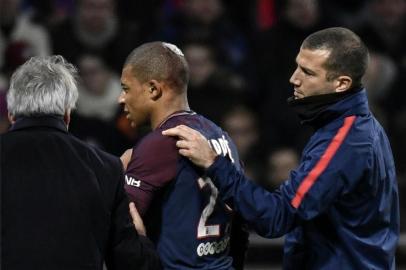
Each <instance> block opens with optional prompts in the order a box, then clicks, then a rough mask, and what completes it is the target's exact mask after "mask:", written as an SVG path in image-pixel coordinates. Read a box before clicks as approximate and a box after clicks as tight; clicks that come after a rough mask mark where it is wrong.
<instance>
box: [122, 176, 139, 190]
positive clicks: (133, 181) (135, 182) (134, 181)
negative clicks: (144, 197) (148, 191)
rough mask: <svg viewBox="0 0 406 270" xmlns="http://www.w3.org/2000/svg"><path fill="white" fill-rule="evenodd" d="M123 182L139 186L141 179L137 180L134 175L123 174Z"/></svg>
mask: <svg viewBox="0 0 406 270" xmlns="http://www.w3.org/2000/svg"><path fill="white" fill-rule="evenodd" d="M125 182H126V183H127V185H129V186H133V187H140V186H141V180H137V179H135V178H134V177H131V176H128V175H125Z"/></svg>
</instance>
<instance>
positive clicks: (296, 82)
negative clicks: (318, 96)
mask: <svg viewBox="0 0 406 270" xmlns="http://www.w3.org/2000/svg"><path fill="white" fill-rule="evenodd" d="M297 71H298V70H297V69H296V70H295V71H294V72H293V74H292V76H291V77H290V79H289V82H290V83H291V84H293V85H299V84H300V80H299V79H298V78H297Z"/></svg>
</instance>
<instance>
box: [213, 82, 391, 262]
mask: <svg viewBox="0 0 406 270" xmlns="http://www.w3.org/2000/svg"><path fill="white" fill-rule="evenodd" d="M326 116H327V117H328V118H329V119H328V121H327V124H324V125H322V126H321V127H319V128H318V129H317V130H316V132H315V133H314V135H313V136H312V137H311V139H310V141H309V142H308V144H307V145H306V147H305V149H304V150H303V154H302V159H301V162H300V165H299V167H298V168H296V169H295V170H293V171H292V172H291V174H290V177H289V179H287V181H285V182H284V183H283V184H282V185H281V186H280V187H279V189H277V190H276V191H274V192H268V191H266V190H265V189H263V188H261V187H259V186H257V185H255V184H254V183H253V182H252V181H248V180H247V178H246V177H245V176H244V175H243V174H242V173H241V172H238V171H237V170H235V168H234V167H233V166H232V164H231V162H229V161H228V160H227V159H226V158H224V157H218V158H217V159H216V161H215V163H214V164H213V165H212V166H211V167H210V168H209V169H208V170H207V175H208V176H209V177H211V179H212V180H213V182H214V184H215V185H216V186H217V187H218V188H219V192H220V195H221V196H222V199H223V200H226V201H227V200H232V201H233V203H234V206H235V208H236V209H237V211H239V212H240V213H241V214H242V216H243V217H244V218H245V219H246V220H247V221H248V222H249V223H250V224H251V225H252V226H253V228H254V229H255V230H256V231H257V232H258V233H259V234H260V235H262V236H265V237H269V238H272V237H279V236H281V235H284V234H287V235H286V240H285V248H284V269H340V270H342V269H348V270H351V269H356V270H358V269H395V250H396V245H397V242H398V238H399V203H398V188H397V181H396V173H395V165H394V161H393V156H392V151H391V148H390V145H389V141H388V139H387V136H386V134H385V131H384V130H383V128H382V127H381V125H380V124H379V123H378V122H377V120H376V119H375V118H374V116H373V115H372V114H371V112H370V110H369V108H368V102H367V97H366V92H365V90H362V91H360V92H357V93H355V94H353V95H350V96H348V97H346V98H344V99H342V100H340V101H338V102H337V103H335V104H333V105H331V106H329V107H328V108H327V109H326V110H325V111H324V112H323V117H324V118H326Z"/></svg>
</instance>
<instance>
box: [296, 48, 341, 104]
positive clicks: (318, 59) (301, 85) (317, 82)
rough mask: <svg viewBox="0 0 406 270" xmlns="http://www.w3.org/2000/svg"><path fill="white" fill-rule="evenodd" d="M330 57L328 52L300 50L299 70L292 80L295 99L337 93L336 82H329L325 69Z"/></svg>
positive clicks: (298, 56) (297, 58) (297, 59)
mask: <svg viewBox="0 0 406 270" xmlns="http://www.w3.org/2000/svg"><path fill="white" fill-rule="evenodd" d="M329 55H330V51H328V50H308V49H303V48H301V49H300V52H299V54H298V55H297V57H296V63H297V68H296V70H295V72H293V74H292V77H291V78H290V80H289V81H290V83H291V84H293V86H294V90H295V92H294V96H295V99H299V98H304V97H309V96H315V95H322V94H329V93H333V92H335V88H334V80H331V81H328V80H327V76H326V75H327V70H326V69H325V68H324V67H323V64H324V63H325V62H326V60H327V59H328V57H329Z"/></svg>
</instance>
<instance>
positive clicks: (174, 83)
mask: <svg viewBox="0 0 406 270" xmlns="http://www.w3.org/2000/svg"><path fill="white" fill-rule="evenodd" d="M124 66H131V68H132V72H133V74H134V76H135V77H136V78H137V80H138V81H140V82H141V83H145V82H147V81H149V80H157V81H162V82H165V83H167V84H168V85H169V86H170V87H171V88H172V89H173V90H175V91H186V89H187V84H188V82H189V67H188V65H187V62H186V60H185V57H184V55H183V53H182V51H181V50H179V49H178V47H176V46H175V45H173V44H170V43H165V42H160V41H156V42H149V43H145V44H143V45H141V46H139V47H137V48H135V49H134V50H133V51H132V52H131V53H130V55H129V56H128V57H127V60H126V62H125V65H124Z"/></svg>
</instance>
